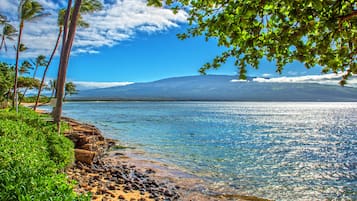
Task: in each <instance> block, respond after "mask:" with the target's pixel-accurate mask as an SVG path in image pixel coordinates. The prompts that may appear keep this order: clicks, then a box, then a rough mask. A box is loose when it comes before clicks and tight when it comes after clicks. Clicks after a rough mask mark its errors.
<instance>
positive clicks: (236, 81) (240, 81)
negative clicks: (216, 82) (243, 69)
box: [231, 80, 247, 82]
mask: <svg viewBox="0 0 357 201" xmlns="http://www.w3.org/2000/svg"><path fill="white" fill-rule="evenodd" d="M231 82H247V80H231Z"/></svg>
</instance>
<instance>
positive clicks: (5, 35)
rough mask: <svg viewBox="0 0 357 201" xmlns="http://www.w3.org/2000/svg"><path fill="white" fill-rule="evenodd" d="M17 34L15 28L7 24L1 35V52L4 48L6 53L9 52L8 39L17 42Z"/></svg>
mask: <svg viewBox="0 0 357 201" xmlns="http://www.w3.org/2000/svg"><path fill="white" fill-rule="evenodd" d="M16 34H17V30H16V29H15V27H14V26H12V25H11V24H8V23H5V25H4V28H3V30H2V33H1V34H0V37H1V44H0V50H1V49H2V48H3V47H4V48H5V51H7V46H6V41H5V40H6V39H7V40H15V38H14V37H15V36H16Z"/></svg>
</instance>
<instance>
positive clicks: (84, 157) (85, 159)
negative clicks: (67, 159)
mask: <svg viewBox="0 0 357 201" xmlns="http://www.w3.org/2000/svg"><path fill="white" fill-rule="evenodd" d="M74 155H75V157H76V160H77V161H80V162H82V163H87V164H92V163H93V161H94V158H95V156H96V152H94V151H88V150H84V149H74Z"/></svg>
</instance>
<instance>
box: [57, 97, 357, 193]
mask: <svg viewBox="0 0 357 201" xmlns="http://www.w3.org/2000/svg"><path fill="white" fill-rule="evenodd" d="M64 111H65V114H68V115H69V116H71V117H73V118H78V119H81V120H83V121H88V122H91V123H95V124H96V125H98V126H99V127H100V129H102V130H103V131H104V133H106V135H107V136H108V137H112V138H117V139H120V140H121V141H122V142H125V143H128V144H130V145H131V146H135V145H140V148H141V149H143V150H145V151H146V153H147V155H148V157H154V158H155V159H156V160H160V161H162V162H165V163H168V164H175V165H178V166H180V167H183V168H185V169H186V170H187V171H189V172H191V173H193V174H195V175H198V176H201V177H202V178H205V179H207V180H209V181H211V182H212V183H214V184H215V185H212V187H214V188H215V189H213V190H217V191H225V190H227V191H228V190H230V191H231V190H232V189H233V191H235V192H236V193H239V194H240V193H246V194H248V195H254V196H258V197H264V198H269V199H277V200H326V199H337V200H344V199H346V200H357V134H356V133H357V125H356V122H357V103H303V102H301V103H300V102H299V103H293V102H282V103H280V102H279V103H276V102H268V103H266V102H96V103H90V102H85V103H67V104H66V105H65V110H64ZM88 112H90V115H89V114H88Z"/></svg>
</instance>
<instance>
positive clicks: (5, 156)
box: [0, 107, 90, 201]
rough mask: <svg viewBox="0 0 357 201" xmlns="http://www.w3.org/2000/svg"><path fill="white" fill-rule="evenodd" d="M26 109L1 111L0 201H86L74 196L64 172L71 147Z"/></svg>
mask: <svg viewBox="0 0 357 201" xmlns="http://www.w3.org/2000/svg"><path fill="white" fill-rule="evenodd" d="M46 118H48V117H47V116H45V115H39V114H37V113H35V112H33V111H32V110H30V109H28V108H23V107H20V112H19V114H16V112H14V111H12V110H9V109H3V110H0V153H1V154H0V200H8V201H12V200H23V201H26V200H58V201H60V200H61V201H62V200H68V201H69V200H71V201H72V200H89V199H90V198H89V196H84V195H77V194H76V193H74V192H73V189H72V187H73V184H70V183H69V181H68V179H67V178H66V175H65V174H63V173H61V172H63V169H64V168H65V167H66V166H68V165H69V164H71V163H73V161H74V151H73V143H72V142H71V141H70V140H69V139H67V138H65V137H64V136H63V135H58V134H57V133H56V132H55V131H56V129H55V127H54V126H53V125H52V124H51V123H48V122H46V121H45V120H44V119H46Z"/></svg>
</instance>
